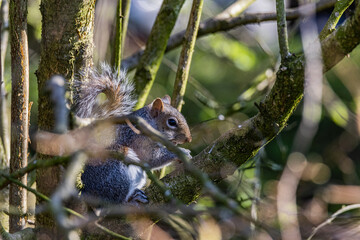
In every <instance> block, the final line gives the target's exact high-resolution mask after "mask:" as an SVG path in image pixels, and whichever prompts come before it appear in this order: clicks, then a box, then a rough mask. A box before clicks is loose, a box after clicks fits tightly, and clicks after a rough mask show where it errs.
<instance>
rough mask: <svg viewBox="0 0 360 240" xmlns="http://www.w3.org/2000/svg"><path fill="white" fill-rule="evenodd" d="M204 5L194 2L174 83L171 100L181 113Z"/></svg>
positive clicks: (200, 1) (201, 2)
mask: <svg viewBox="0 0 360 240" xmlns="http://www.w3.org/2000/svg"><path fill="white" fill-rule="evenodd" d="M203 3H204V1H203V0H193V5H192V7H191V12H190V17H189V23H188V26H187V29H186V33H185V38H184V43H183V47H182V50H181V54H180V59H179V64H178V69H177V72H176V79H175V83H174V91H173V95H172V99H171V105H172V106H173V107H175V108H177V110H179V111H181V108H182V105H183V104H184V101H183V98H184V95H185V90H186V85H187V80H188V77H189V71H190V64H191V59H192V55H193V52H194V46H195V42H196V35H197V32H198V28H199V24H200V18H201V12H202V5H203Z"/></svg>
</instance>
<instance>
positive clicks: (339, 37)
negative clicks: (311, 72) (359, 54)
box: [321, 3, 360, 72]
mask: <svg viewBox="0 0 360 240" xmlns="http://www.w3.org/2000/svg"><path fill="white" fill-rule="evenodd" d="M359 42H360V3H358V4H357V5H356V8H355V12H354V14H353V16H351V17H350V18H348V19H347V20H346V22H345V23H343V24H342V25H340V26H339V27H338V29H336V30H335V31H333V32H332V33H331V34H330V35H329V36H327V37H326V38H325V39H324V40H322V41H321V49H322V57H323V61H324V71H325V72H326V71H328V70H329V69H330V68H332V67H333V66H335V65H336V64H337V63H338V62H340V61H341V59H343V58H344V57H345V56H346V55H347V54H349V53H350V52H351V51H352V50H353V49H354V48H355V47H356V46H357V45H358V44H359Z"/></svg>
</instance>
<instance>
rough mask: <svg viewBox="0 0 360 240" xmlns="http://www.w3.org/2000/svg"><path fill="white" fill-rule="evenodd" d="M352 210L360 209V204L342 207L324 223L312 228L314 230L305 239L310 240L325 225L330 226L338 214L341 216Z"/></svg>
mask: <svg viewBox="0 0 360 240" xmlns="http://www.w3.org/2000/svg"><path fill="white" fill-rule="evenodd" d="M354 209H360V204H352V205H348V206H346V207H343V208H341V209H340V210H338V211H336V212H335V213H334V214H332V215H331V217H330V218H328V219H327V220H326V221H324V222H322V223H321V224H320V225H319V226H317V227H316V228H314V230H313V231H312V233H311V235H310V236H309V237H308V238H307V240H311V239H312V238H313V237H314V236H315V235H316V233H317V232H318V231H319V230H320V228H323V227H325V226H326V225H329V224H331V223H332V221H334V220H335V219H336V217H337V216H339V215H340V214H343V213H345V212H348V211H351V210H354Z"/></svg>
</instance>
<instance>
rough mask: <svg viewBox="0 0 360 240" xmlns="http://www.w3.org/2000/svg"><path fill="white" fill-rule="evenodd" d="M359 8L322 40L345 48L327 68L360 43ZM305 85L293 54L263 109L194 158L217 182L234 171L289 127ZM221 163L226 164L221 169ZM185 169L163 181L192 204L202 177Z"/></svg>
mask: <svg viewBox="0 0 360 240" xmlns="http://www.w3.org/2000/svg"><path fill="white" fill-rule="evenodd" d="M359 10H360V7H359V5H358V6H357V7H356V11H355V14H354V15H353V16H352V17H351V18H349V19H348V20H347V21H346V22H345V23H344V24H343V25H342V26H340V27H339V28H338V29H337V30H336V31H335V32H333V33H332V34H331V35H329V37H327V38H326V39H325V41H323V42H322V49H323V52H325V53H326V52H331V51H333V49H334V46H335V47H338V48H339V49H341V52H340V54H339V56H337V57H335V58H333V59H331V61H329V60H328V61H325V67H324V71H327V70H329V69H330V68H331V67H332V66H334V65H335V64H336V63H338V62H339V61H340V60H341V59H342V58H343V57H344V56H345V55H346V54H348V53H350V52H351V51H352V49H353V48H355V47H356V46H357V45H358V44H359V43H360V32H359V31H360V28H359V26H360V25H359V20H360V11H359ZM355 33H357V35H355ZM349 35H350V36H352V38H351V40H352V42H351V43H347V44H346V45H345V46H346V47H345V46H344V44H345V43H346V41H345V39H343V38H342V37H341V36H349ZM329 43H332V44H329ZM341 46H344V47H341ZM303 84H304V60H303V57H296V56H289V57H288V58H286V60H285V61H283V62H282V65H281V66H280V68H279V70H278V72H277V80H276V82H275V84H274V86H273V88H272V90H271V92H270V93H269V94H268V95H267V96H266V97H265V99H264V100H263V101H262V102H261V103H260V104H257V106H258V108H259V111H260V112H259V113H258V114H257V115H256V116H254V117H252V118H251V119H249V120H247V121H245V122H244V123H242V124H241V125H239V126H238V128H234V129H232V130H230V131H229V132H227V133H225V134H224V135H222V136H221V137H220V138H218V139H216V140H215V141H214V142H213V143H212V144H210V145H209V146H208V147H207V148H206V149H204V150H203V151H202V152H201V153H199V154H198V155H197V156H196V157H194V158H193V159H192V162H193V164H194V165H195V166H196V167H197V168H199V169H200V170H202V171H203V172H205V173H207V174H208V175H209V177H210V179H211V180H212V181H214V182H219V181H221V180H222V179H224V178H225V177H226V176H228V175H230V174H232V173H233V172H234V170H235V169H236V168H237V167H239V166H240V165H241V164H243V163H244V162H246V161H247V160H248V159H250V158H252V157H253V156H254V155H255V154H256V153H257V152H258V151H259V149H260V148H261V147H263V146H265V145H266V144H267V143H268V142H270V141H271V140H272V139H273V138H274V137H276V135H277V134H279V133H280V131H281V130H282V129H283V128H284V127H285V126H286V122H287V120H288V118H289V117H290V116H291V114H292V113H293V111H294V110H295V108H296V106H297V105H298V104H299V103H300V101H301V99H302V96H303V89H304V86H303ZM219 166H222V169H221V170H219ZM184 169H185V167H184V166H182V164H179V166H178V168H177V170H175V171H174V172H172V173H170V174H169V175H167V176H166V177H164V178H163V179H162V181H164V183H165V185H167V186H170V190H171V192H173V193H174V194H175V197H176V198H178V199H180V200H181V201H183V202H184V203H190V202H192V201H194V200H195V199H196V198H197V197H198V196H199V194H200V192H201V191H200V190H201V189H202V184H201V182H200V181H199V180H198V179H196V178H194V177H189V176H187V175H186V174H184V172H183V171H184ZM146 193H147V196H148V197H149V198H150V199H152V200H153V202H155V203H163V202H164V197H163V196H162V195H161V194H159V190H158V189H157V186H155V185H153V184H152V185H150V186H149V187H148V188H147V189H146Z"/></svg>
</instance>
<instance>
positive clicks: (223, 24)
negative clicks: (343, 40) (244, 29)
mask: <svg viewBox="0 0 360 240" xmlns="http://www.w3.org/2000/svg"><path fill="white" fill-rule="evenodd" d="M335 2H336V0H329V1H321V2H319V3H318V4H316V11H321V10H324V9H327V8H330V7H332V6H333V5H334V4H335ZM305 7H306V5H305V6H301V7H298V8H294V9H288V10H286V19H287V20H293V19H297V18H299V17H301V16H302V13H301V11H302V9H303V8H305ZM274 20H276V13H253V14H243V15H242V16H239V17H234V18H225V19H222V18H221V19H216V18H211V19H208V20H206V21H205V22H203V23H201V24H200V27H199V31H198V35H197V37H198V38H200V37H203V36H206V35H208V34H211V33H217V32H223V31H229V30H231V29H234V28H236V27H239V26H242V25H246V24H258V23H261V22H266V21H274ZM184 35H185V31H181V32H179V33H177V34H175V35H173V36H171V37H170V39H169V41H168V44H167V47H166V50H165V52H169V51H171V50H173V49H175V48H177V47H179V46H180V45H181V44H182V41H183V39H184ZM143 53H144V51H143V50H140V51H138V52H136V53H134V54H133V55H132V56H130V57H128V58H126V59H124V60H123V66H124V67H125V68H126V69H128V70H132V69H134V68H135V67H136V66H137V64H138V63H139V60H140V58H141V56H142V55H143Z"/></svg>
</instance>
